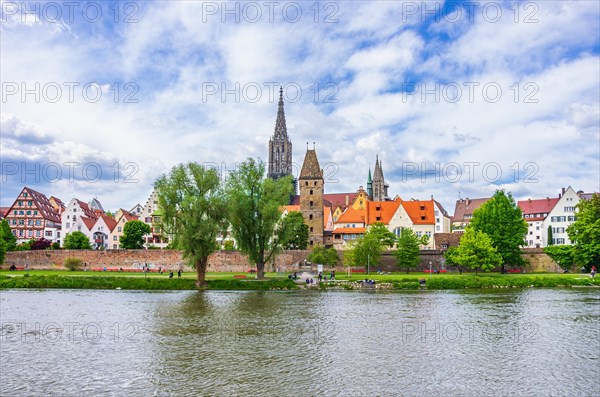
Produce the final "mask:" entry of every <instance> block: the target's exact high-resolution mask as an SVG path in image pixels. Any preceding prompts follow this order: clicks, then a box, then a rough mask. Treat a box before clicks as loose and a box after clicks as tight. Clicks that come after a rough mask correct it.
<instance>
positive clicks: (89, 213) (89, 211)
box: [75, 199, 98, 220]
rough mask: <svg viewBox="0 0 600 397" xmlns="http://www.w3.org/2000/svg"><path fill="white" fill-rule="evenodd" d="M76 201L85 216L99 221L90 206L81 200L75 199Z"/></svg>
mask: <svg viewBox="0 0 600 397" xmlns="http://www.w3.org/2000/svg"><path fill="white" fill-rule="evenodd" d="M75 201H77V204H79V207H81V210H82V211H83V213H84V215H85V216H86V217H88V218H90V219H94V220H95V219H98V214H97V213H96V212H95V211H93V210H92V209H91V208H90V206H89V205H88V204H87V203H84V202H83V201H81V200H78V199H75Z"/></svg>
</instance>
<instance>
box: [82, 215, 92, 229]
mask: <svg viewBox="0 0 600 397" xmlns="http://www.w3.org/2000/svg"><path fill="white" fill-rule="evenodd" d="M79 219H81V221H82V222H83V223H84V224H85V227H87V228H88V230H92V228H93V227H94V224H95V223H96V220H95V219H91V218H87V217H85V216H82V217H80V218H79Z"/></svg>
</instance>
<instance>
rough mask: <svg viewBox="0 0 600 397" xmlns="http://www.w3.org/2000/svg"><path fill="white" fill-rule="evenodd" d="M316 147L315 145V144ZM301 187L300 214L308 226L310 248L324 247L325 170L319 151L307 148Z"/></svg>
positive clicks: (299, 180)
mask: <svg viewBox="0 0 600 397" xmlns="http://www.w3.org/2000/svg"><path fill="white" fill-rule="evenodd" d="M313 145H314V143H313ZM298 182H299V185H300V213H302V216H303V217H304V223H305V224H306V225H307V226H308V242H309V245H310V246H315V245H323V229H324V221H323V218H324V216H323V188H324V181H323V170H322V169H321V167H320V166H319V160H318V159H317V151H316V150H315V148H314V146H313V149H309V148H308V144H307V148H306V155H305V156H304V163H303V164H302V170H301V171H300V178H298Z"/></svg>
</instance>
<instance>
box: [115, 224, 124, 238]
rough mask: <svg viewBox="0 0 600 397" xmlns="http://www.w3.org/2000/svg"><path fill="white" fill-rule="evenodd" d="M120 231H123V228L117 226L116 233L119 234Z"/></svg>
mask: <svg viewBox="0 0 600 397" xmlns="http://www.w3.org/2000/svg"><path fill="white" fill-rule="evenodd" d="M122 230H123V228H122V227H121V226H119V227H118V228H117V232H119V233H121V231H122ZM115 237H117V236H115Z"/></svg>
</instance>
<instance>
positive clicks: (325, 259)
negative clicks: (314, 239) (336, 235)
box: [306, 245, 340, 266]
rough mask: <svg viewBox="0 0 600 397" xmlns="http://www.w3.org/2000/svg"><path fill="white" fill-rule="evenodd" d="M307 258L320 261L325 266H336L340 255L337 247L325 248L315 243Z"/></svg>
mask: <svg viewBox="0 0 600 397" xmlns="http://www.w3.org/2000/svg"><path fill="white" fill-rule="evenodd" d="M306 259H307V260H308V261H309V262H312V263H319V264H322V265H325V266H335V265H336V264H337V263H338V262H339V261H340V257H339V256H338V252H337V250H336V249H335V248H333V247H331V248H324V247H322V246H320V245H315V246H314V247H313V249H312V250H311V251H310V253H309V254H308V256H307V257H306Z"/></svg>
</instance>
